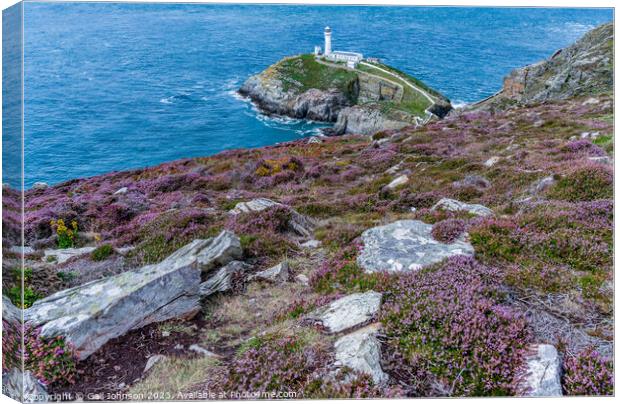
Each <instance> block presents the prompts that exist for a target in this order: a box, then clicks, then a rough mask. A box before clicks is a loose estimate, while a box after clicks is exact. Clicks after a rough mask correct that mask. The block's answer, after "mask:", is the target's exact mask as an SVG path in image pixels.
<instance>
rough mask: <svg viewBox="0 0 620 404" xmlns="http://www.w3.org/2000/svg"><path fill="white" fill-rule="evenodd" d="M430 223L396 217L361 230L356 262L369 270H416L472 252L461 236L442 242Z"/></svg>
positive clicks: (365, 269) (470, 246)
mask: <svg viewBox="0 0 620 404" xmlns="http://www.w3.org/2000/svg"><path fill="white" fill-rule="evenodd" d="M432 229H433V226H432V225H430V224H426V223H424V222H421V221H419V220H399V221H396V222H393V223H390V224H387V225H385V226H379V227H373V228H371V229H368V230H366V231H365V232H364V233H362V242H363V248H362V251H361V252H360V254H359V255H358V257H357V263H358V265H360V266H361V267H362V268H363V269H364V271H366V272H368V273H372V272H378V271H388V272H403V271H417V270H419V269H420V268H422V267H424V266H427V265H432V264H435V263H437V262H440V261H443V260H444V259H446V258H448V257H452V256H453V255H469V256H471V255H473V254H474V248H473V247H472V245H471V244H469V243H468V242H467V241H465V240H464V239H463V238H462V237H461V238H459V239H457V240H455V241H454V242H453V243H450V244H445V243H442V242H440V241H437V240H435V239H434V238H433V236H432V235H431V230H432Z"/></svg>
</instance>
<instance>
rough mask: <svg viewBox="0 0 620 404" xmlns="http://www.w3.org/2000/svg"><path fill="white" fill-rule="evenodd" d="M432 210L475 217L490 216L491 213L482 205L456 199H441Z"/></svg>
mask: <svg viewBox="0 0 620 404" xmlns="http://www.w3.org/2000/svg"><path fill="white" fill-rule="evenodd" d="M431 209H432V210H447V211H449V212H458V211H464V212H468V213H471V214H472V215H476V216H490V215H492V214H493V211H492V210H491V209H489V208H487V207H486V206H484V205H479V204H476V203H465V202H461V201H457V200H456V199H450V198H442V199H440V200H439V202H437V203H436V204H435V205H434V206H433V207H432V208H431Z"/></svg>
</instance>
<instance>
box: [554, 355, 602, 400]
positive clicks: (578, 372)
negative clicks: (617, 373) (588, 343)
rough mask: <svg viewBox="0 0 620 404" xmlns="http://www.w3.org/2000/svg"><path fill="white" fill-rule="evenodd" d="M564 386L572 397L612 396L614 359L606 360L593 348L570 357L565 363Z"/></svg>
mask: <svg viewBox="0 0 620 404" xmlns="http://www.w3.org/2000/svg"><path fill="white" fill-rule="evenodd" d="M564 369H565V373H564V377H563V379H562V384H563V387H564V390H565V392H566V394H568V395H570V396H612V395H613V394H614V370H613V360H612V358H604V357H602V356H601V355H600V354H599V353H598V352H596V351H595V350H594V349H593V348H592V347H590V348H586V349H584V350H583V351H581V352H580V353H579V354H578V355H577V356H574V357H569V358H567V359H566V361H565V363H564Z"/></svg>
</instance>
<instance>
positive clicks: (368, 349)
mask: <svg viewBox="0 0 620 404" xmlns="http://www.w3.org/2000/svg"><path fill="white" fill-rule="evenodd" d="M377 331H378V324H371V325H369V326H367V327H364V328H362V329H360V330H357V331H355V332H353V333H351V334H347V335H345V336H344V337H342V338H340V339H338V340H337V341H336V343H335V344H334V348H335V352H336V355H335V359H336V361H335V362H334V365H335V366H337V367H344V366H346V367H349V368H351V369H353V370H357V371H359V372H362V373H366V374H368V375H370V376H371V377H372V380H373V382H374V383H375V385H382V384H384V383H385V382H387V380H388V375H387V374H386V373H385V372H383V370H382V369H381V343H380V342H379V340H377V338H376V334H377Z"/></svg>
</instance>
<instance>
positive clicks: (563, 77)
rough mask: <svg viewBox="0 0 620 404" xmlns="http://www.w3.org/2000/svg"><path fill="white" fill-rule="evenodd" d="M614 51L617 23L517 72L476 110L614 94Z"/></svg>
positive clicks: (602, 26) (480, 103)
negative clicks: (586, 95)
mask: <svg viewBox="0 0 620 404" xmlns="http://www.w3.org/2000/svg"><path fill="white" fill-rule="evenodd" d="M613 49H614V28H613V23H607V24H604V25H601V26H600V27H598V28H596V29H594V30H592V31H590V32H588V33H587V34H585V35H584V36H583V37H582V38H581V39H580V40H578V41H577V42H576V43H574V44H573V45H571V46H569V47H567V48H564V49H560V50H558V51H557V52H555V53H554V54H553V55H552V56H551V58H549V59H548V60H544V61H541V62H538V63H535V64H532V65H529V66H525V67H522V68H519V69H515V70H513V71H512V72H511V73H510V74H509V75H508V76H507V77H506V78H505V79H504V86H503V88H502V90H501V91H500V92H499V93H498V94H496V95H495V96H493V97H490V98H488V99H486V100H483V101H481V102H479V103H478V104H475V105H473V107H474V108H475V109H494V108H497V107H501V106H503V105H505V104H507V103H511V102H512V103H514V102H517V103H530V102H541V101H546V100H561V99H567V98H570V97H574V96H579V95H585V94H596V93H600V92H611V91H612V90H613V59H614V57H613Z"/></svg>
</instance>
